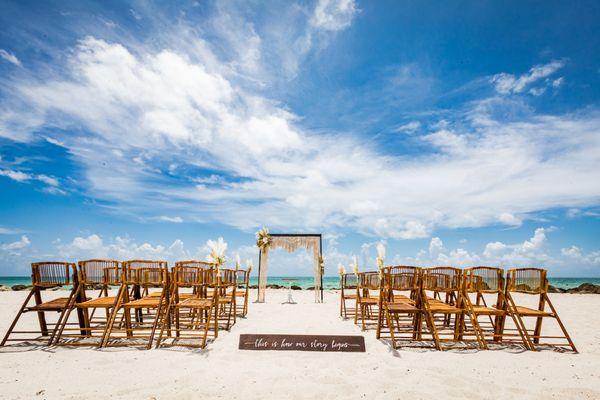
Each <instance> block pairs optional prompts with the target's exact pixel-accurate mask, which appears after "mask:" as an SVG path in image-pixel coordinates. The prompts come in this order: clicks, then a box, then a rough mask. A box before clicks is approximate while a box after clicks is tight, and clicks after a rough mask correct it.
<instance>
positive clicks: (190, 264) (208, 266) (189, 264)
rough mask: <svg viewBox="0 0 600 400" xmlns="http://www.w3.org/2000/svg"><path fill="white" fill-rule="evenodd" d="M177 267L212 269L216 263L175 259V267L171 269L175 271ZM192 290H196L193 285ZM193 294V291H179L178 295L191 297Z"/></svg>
mask: <svg viewBox="0 0 600 400" xmlns="http://www.w3.org/2000/svg"><path fill="white" fill-rule="evenodd" d="M178 267H193V268H200V269H202V270H212V269H213V268H215V267H216V264H214V263H211V262H208V261H201V260H186V261H177V262H176V263H175V267H174V268H173V270H172V271H171V272H173V271H175V268H178ZM193 289H194V290H196V287H195V286H194V287H193ZM194 294H195V292H193V293H180V294H179V296H180V297H181V298H186V297H193V296H194Z"/></svg>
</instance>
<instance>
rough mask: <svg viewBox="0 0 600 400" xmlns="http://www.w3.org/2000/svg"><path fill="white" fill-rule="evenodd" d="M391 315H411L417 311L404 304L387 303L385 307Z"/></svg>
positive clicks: (411, 306) (415, 308) (417, 310)
mask: <svg viewBox="0 0 600 400" xmlns="http://www.w3.org/2000/svg"><path fill="white" fill-rule="evenodd" d="M385 307H386V308H387V309H388V311H389V312H391V313H413V312H419V309H418V308H417V307H415V306H414V305H412V304H410V303H406V302H398V303H388V304H386V306H385Z"/></svg>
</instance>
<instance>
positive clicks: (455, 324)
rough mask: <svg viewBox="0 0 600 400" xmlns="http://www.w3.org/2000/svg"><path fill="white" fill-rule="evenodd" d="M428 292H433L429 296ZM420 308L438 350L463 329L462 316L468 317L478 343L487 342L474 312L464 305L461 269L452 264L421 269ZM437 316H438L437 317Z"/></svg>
mask: <svg viewBox="0 0 600 400" xmlns="http://www.w3.org/2000/svg"><path fill="white" fill-rule="evenodd" d="M429 293H432V294H433V295H432V296H430V295H429ZM420 301H421V308H422V311H423V313H424V317H425V322H426V324H427V326H428V328H429V330H430V332H431V335H432V337H433V341H434V345H435V348H436V349H437V350H444V347H443V346H442V343H444V342H454V343H458V342H460V341H461V340H462V336H463V334H464V332H465V326H466V325H465V316H468V317H469V322H470V325H471V326H472V328H473V335H474V336H475V339H476V342H477V346H478V347H479V348H482V349H485V348H487V345H486V343H485V341H484V340H483V335H482V333H481V329H480V328H479V324H478V322H477V319H476V318H475V316H474V315H473V314H472V313H471V310H470V309H469V308H468V307H466V306H465V298H464V293H463V280H462V271H461V270H460V269H458V268H453V267H434V268H425V269H423V274H422V284H421V296H420ZM436 317H437V318H436Z"/></svg>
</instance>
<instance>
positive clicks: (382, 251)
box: [377, 242, 385, 260]
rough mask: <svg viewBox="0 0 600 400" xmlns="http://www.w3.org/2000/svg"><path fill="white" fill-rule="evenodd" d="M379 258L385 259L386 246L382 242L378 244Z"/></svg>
mask: <svg viewBox="0 0 600 400" xmlns="http://www.w3.org/2000/svg"><path fill="white" fill-rule="evenodd" d="M377 257H378V258H381V259H382V260H383V259H385V246H384V245H383V243H381V242H379V243H377Z"/></svg>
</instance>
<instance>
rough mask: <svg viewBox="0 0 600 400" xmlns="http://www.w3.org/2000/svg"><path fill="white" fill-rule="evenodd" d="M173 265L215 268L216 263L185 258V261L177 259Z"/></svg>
mask: <svg viewBox="0 0 600 400" xmlns="http://www.w3.org/2000/svg"><path fill="white" fill-rule="evenodd" d="M175 266H176V267H195V268H203V269H207V268H208V269H210V268H215V267H216V264H215V263H211V262H209V261H201V260H186V261H177V262H176V263H175Z"/></svg>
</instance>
